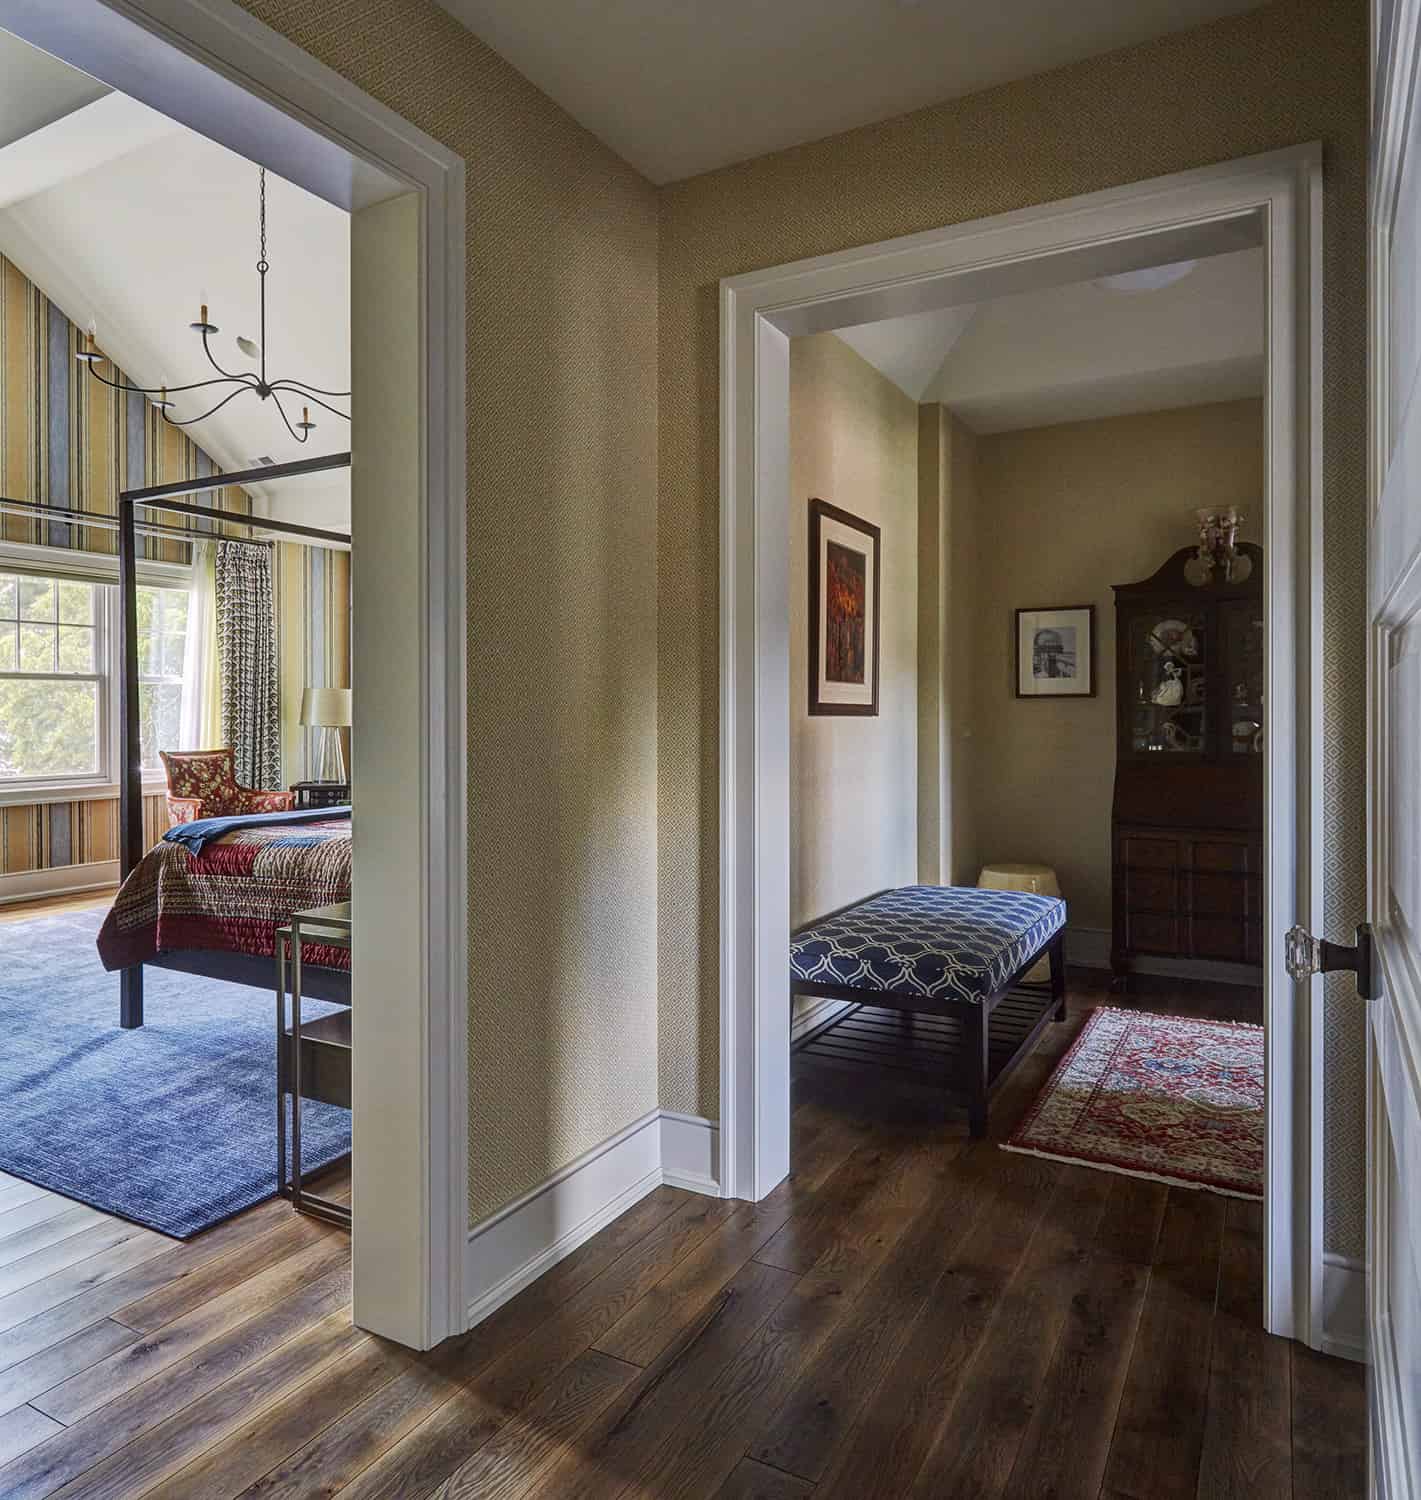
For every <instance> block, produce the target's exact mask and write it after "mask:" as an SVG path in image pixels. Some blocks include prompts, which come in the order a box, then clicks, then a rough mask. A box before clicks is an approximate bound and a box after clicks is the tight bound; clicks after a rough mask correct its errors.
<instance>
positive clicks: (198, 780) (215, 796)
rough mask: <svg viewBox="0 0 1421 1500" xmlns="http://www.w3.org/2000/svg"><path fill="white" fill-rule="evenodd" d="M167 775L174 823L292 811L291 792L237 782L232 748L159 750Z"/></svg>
mask: <svg viewBox="0 0 1421 1500" xmlns="http://www.w3.org/2000/svg"><path fill="white" fill-rule="evenodd" d="M158 754H159V755H161V756H162V757H163V769H164V770H165V771H166V772H167V775H168V816H169V817H170V818H171V819H172V820H173V822H174V823H195V822H196V821H197V820H198V819H199V818H226V817H232V816H234V815H237V814H241V813H269V812H289V811H290V810H291V809H292V808H293V807H294V806H295V805H296V797H295V794H294V793H292V792H256V791H253V790H252V789H251V788H250V787H245V786H238V785H237V771H236V764H235V756H234V754H233V752H232V751H231V750H183V751H171V752H170V751H167V750H160V751H159V752H158Z"/></svg>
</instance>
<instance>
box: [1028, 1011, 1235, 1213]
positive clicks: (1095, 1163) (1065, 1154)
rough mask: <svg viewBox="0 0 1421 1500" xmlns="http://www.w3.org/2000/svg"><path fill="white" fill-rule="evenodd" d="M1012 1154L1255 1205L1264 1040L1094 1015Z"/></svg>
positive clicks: (1141, 1015) (1114, 1014) (1212, 1028)
mask: <svg viewBox="0 0 1421 1500" xmlns="http://www.w3.org/2000/svg"><path fill="white" fill-rule="evenodd" d="M1006 1149H1007V1150H1008V1151H1024V1152H1026V1153H1028V1154H1029V1155H1032V1156H1048V1157H1051V1158H1052V1159H1054V1160H1056V1161H1068V1162H1079V1163H1080V1164H1082V1165H1083V1166H1088V1167H1104V1168H1106V1169H1107V1170H1109V1171H1113V1172H1127V1173H1129V1174H1130V1175H1131V1176H1133V1177H1150V1178H1153V1179H1155V1181H1157V1182H1168V1183H1171V1184H1173V1185H1175V1186H1178V1187H1191V1188H1212V1189H1213V1190H1214V1191H1215V1192H1219V1193H1228V1194H1230V1195H1231V1196H1233V1197H1236V1198H1261V1197H1262V1196H1263V1028H1262V1027H1261V1026H1246V1025H1241V1024H1238V1023H1235V1022H1230V1021H1196V1020H1193V1019H1190V1018H1188V1017H1185V1016H1152V1015H1148V1014H1146V1013H1145V1012H1143V1011H1133V1010H1115V1009H1112V1008H1110V1007H1106V1006H1102V1007H1101V1008H1100V1009H1098V1010H1096V1011H1095V1012H1093V1013H1092V1015H1091V1018H1090V1019H1089V1020H1088V1021H1087V1022H1086V1024H1085V1027H1084V1029H1083V1030H1082V1031H1081V1034H1080V1035H1079V1036H1078V1037H1077V1038H1076V1040H1075V1043H1074V1045H1073V1046H1072V1047H1071V1050H1070V1051H1069V1052H1068V1053H1067V1054H1066V1055H1065V1057H1063V1058H1062V1059H1061V1061H1060V1063H1059V1064H1058V1065H1057V1067H1056V1071H1055V1072H1054V1073H1053V1074H1052V1075H1051V1079H1050V1081H1049V1082H1048V1083H1047V1085H1046V1087H1045V1088H1044V1089H1043V1090H1042V1091H1041V1094H1040V1095H1039V1097H1038V1098H1037V1100H1036V1102H1035V1104H1033V1105H1032V1106H1031V1109H1030V1110H1029V1111H1028V1112H1027V1115H1026V1118H1025V1119H1024V1120H1023V1121H1022V1122H1021V1124H1020V1125H1019V1126H1017V1129H1016V1132H1015V1134H1013V1136H1012V1138H1011V1139H1010V1140H1009V1141H1008V1142H1007V1143H1006Z"/></svg>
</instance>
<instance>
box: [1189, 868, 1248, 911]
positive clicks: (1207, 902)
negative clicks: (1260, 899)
mask: <svg viewBox="0 0 1421 1500" xmlns="http://www.w3.org/2000/svg"><path fill="white" fill-rule="evenodd" d="M1189 885H1190V901H1189V907H1190V910H1191V911H1193V912H1195V913H1197V914H1199V915H1202V916H1208V917H1242V916H1245V915H1247V914H1248V913H1250V912H1252V911H1254V910H1256V902H1257V894H1256V890H1257V878H1256V877H1255V876H1253V875H1249V874H1246V873H1243V872H1240V873H1238V874H1229V873H1224V872H1220V873H1219V874H1217V875H1208V874H1201V873H1200V872H1199V871H1197V870H1196V871H1195V872H1194V873H1193V874H1192V875H1191V876H1190V880H1189Z"/></svg>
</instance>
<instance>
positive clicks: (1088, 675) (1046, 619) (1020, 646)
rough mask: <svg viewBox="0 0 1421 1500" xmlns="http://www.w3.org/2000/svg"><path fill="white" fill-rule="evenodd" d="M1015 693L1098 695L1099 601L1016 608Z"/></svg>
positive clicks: (1032, 695)
mask: <svg viewBox="0 0 1421 1500" xmlns="http://www.w3.org/2000/svg"><path fill="white" fill-rule="evenodd" d="M1016 695H1017V697H1018V698H1093V697H1094V696H1095V605H1093V604H1063V605H1060V606H1058V607H1056V608H1052V609H1019V610H1017V612H1016Z"/></svg>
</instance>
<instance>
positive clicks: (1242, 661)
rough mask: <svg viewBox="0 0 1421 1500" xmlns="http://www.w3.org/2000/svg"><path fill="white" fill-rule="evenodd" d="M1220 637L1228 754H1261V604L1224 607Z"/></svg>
mask: <svg viewBox="0 0 1421 1500" xmlns="http://www.w3.org/2000/svg"><path fill="white" fill-rule="evenodd" d="M1219 624H1220V628H1221V630H1222V633H1223V637H1224V687H1225V690H1226V692H1227V698H1228V713H1229V722H1228V736H1229V739H1228V747H1227V748H1228V752H1229V753H1230V754H1233V755H1261V754H1262V753H1263V604H1262V601H1261V600H1259V601H1251V600H1239V601H1237V602H1231V603H1229V604H1226V605H1225V606H1224V607H1223V609H1222V611H1221V618H1220V621H1219Z"/></svg>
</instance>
